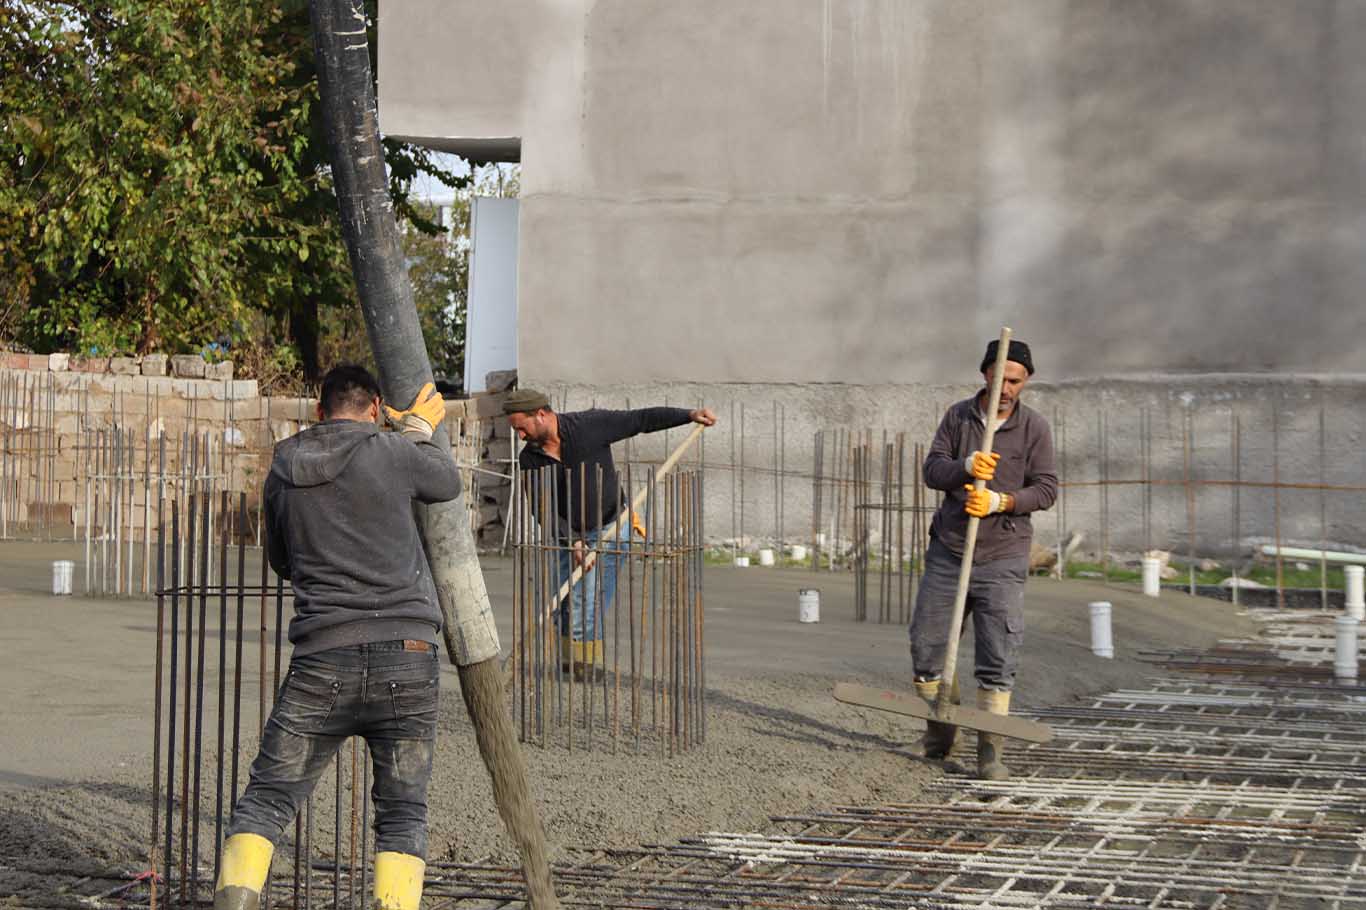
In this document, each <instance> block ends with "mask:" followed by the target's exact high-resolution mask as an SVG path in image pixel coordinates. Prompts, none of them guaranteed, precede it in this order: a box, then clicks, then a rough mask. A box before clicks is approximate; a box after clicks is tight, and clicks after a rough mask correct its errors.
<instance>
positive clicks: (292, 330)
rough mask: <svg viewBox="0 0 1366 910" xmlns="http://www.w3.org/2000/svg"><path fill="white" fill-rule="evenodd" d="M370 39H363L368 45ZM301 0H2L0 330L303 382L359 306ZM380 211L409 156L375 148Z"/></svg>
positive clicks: (431, 166)
mask: <svg viewBox="0 0 1366 910" xmlns="http://www.w3.org/2000/svg"><path fill="white" fill-rule="evenodd" d="M372 44H373V42H372ZM316 109H317V82H316V79H315V76H314V71H313V59H312V49H311V40H310V32H309V23H308V11H307V5H306V3H303V2H285V3H283V4H281V3H271V2H259V0H248V2H245V3H240V4H237V3H224V4H218V3H203V2H201V0H105V2H99V3H84V2H58V0H24V2H22V3H7V4H0V340H4V339H9V340H14V341H18V342H20V343H23V344H25V345H27V346H30V347H32V348H33V349H34V350H39V351H42V350H58V349H61V350H88V349H91V348H98V349H99V350H101V351H106V352H107V351H146V350H151V349H154V348H155V349H160V350H198V349H199V348H200V347H201V346H202V345H204V344H205V343H207V342H211V341H220V342H223V343H226V344H228V345H229V346H231V347H233V348H234V349H237V350H242V349H243V348H250V347H253V346H255V347H257V348H260V349H261V350H257V351H254V352H248V351H243V353H244V354H248V355H251V356H246V357H245V359H246V360H247V361H248V362H250V361H251V360H252V359H253V356H254V357H255V359H256V360H258V361H267V360H268V361H271V362H273V363H275V364H276V365H277V366H282V368H283V369H286V370H288V369H297V370H299V371H300V372H302V373H303V375H304V378H306V379H313V378H315V377H316V374H317V370H318V368H319V366H320V361H321V358H322V356H323V351H322V350H321V349H320V339H321V336H322V334H323V331H324V329H323V326H324V324H325V323H326V322H327V320H328V318H329V314H330V313H332V312H333V311H336V312H338V313H345V312H348V311H354V309H355V292H354V288H353V285H352V279H351V272H350V267H349V264H348V262H347V259H346V252H345V247H344V245H343V243H342V241H341V237H340V233H339V231H338V228H337V223H336V219H337V215H336V200H335V198H334V197H333V194H332V188H331V184H330V181H329V178H328V168H327V166H326V161H327V151H326V148H325V144H324V143H323V141H322V139H321V135H320V131H319V129H318V123H317V110H316ZM385 152H386V157H387V161H388V164H389V168H390V174H391V189H392V191H393V193H394V199H395V207H396V211H397V212H398V214H399V216H400V217H401V218H405V219H408V220H409V221H410V222H411V223H412V224H413V225H415V226H416V227H418V228H419V229H427V230H432V229H434V227H435V226H434V225H432V224H431V223H430V222H429V221H428V220H427V219H426V218H424V217H423V213H422V212H420V211H418V210H416V209H415V208H414V206H413V204H412V203H411V201H410V200H409V188H410V185H411V183H412V180H413V178H414V177H415V176H417V175H419V174H423V173H427V174H435V175H437V176H438V178H440V179H442V180H443V181H445V182H447V183H450V184H451V185H454V186H461V185H462V184H463V179H462V178H457V177H455V176H454V175H452V174H449V173H446V172H444V171H443V170H442V169H441V168H440V167H439V166H438V165H437V163H436V162H435V161H434V160H433V158H432V157H431V156H430V155H429V154H428V153H427V152H426V151H425V150H421V149H416V148H412V147H407V146H403V145H401V144H399V143H395V142H391V141H386V143H385Z"/></svg>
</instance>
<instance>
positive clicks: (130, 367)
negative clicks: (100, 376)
mask: <svg viewBox="0 0 1366 910" xmlns="http://www.w3.org/2000/svg"><path fill="white" fill-rule="evenodd" d="M109 372H111V373H113V374H115V375H116V376H137V375H139V374H141V372H142V363H141V360H140V359H139V358H137V357H111V358H109Z"/></svg>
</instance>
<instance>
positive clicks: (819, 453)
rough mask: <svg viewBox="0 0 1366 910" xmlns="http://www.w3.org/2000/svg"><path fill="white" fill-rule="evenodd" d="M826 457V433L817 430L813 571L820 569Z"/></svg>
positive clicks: (813, 454)
mask: <svg viewBox="0 0 1366 910" xmlns="http://www.w3.org/2000/svg"><path fill="white" fill-rule="evenodd" d="M824 456H825V431H824V430H817V431H816V435H815V439H814V440H813V441H812V444H811V571H813V572H814V571H816V570H817V569H818V568H820V562H821V558H820V557H821V548H820V546H819V544H818V541H819V539H820V533H821V469H822V462H823V460H824Z"/></svg>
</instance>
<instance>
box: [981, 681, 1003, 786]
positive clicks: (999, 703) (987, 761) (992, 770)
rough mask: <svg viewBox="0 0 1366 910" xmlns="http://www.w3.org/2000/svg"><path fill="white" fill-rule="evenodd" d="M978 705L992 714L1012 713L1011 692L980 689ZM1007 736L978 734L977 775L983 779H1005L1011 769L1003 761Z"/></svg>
mask: <svg viewBox="0 0 1366 910" xmlns="http://www.w3.org/2000/svg"><path fill="white" fill-rule="evenodd" d="M977 707H978V708H980V709H981V710H983V711H989V712H990V713H992V714H1000V715H1006V714H1009V713H1010V692H1009V691H1005V692H1002V691H999V690H997V689H978V690H977ZM1005 739H1006V738H1005V737H1004V736H1002V735H1000V734H999V733H982V732H978V734H977V776H978V777H979V778H981V779H982V780H1005V779H1006V778H1008V777H1010V769H1009V768H1007V767H1006V765H1005V762H1003V761H1001V755H1002V753H1003V752H1004V751H1005Z"/></svg>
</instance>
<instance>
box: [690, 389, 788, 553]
mask: <svg viewBox="0 0 1366 910" xmlns="http://www.w3.org/2000/svg"><path fill="white" fill-rule="evenodd" d="M702 439H706V434H705V433H704V434H702ZM698 441H699V443H700V442H701V441H702V440H698ZM704 470H705V469H704V468H699V474H700V473H702V471H704ZM697 515H698V516H699V518H700V515H701V513H700V512H699V513H697ZM786 548H787V405H785V404H783V405H779V406H778V559H779V560H780V561H781V560H782V558H783V556H784V555H785V553H786Z"/></svg>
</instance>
